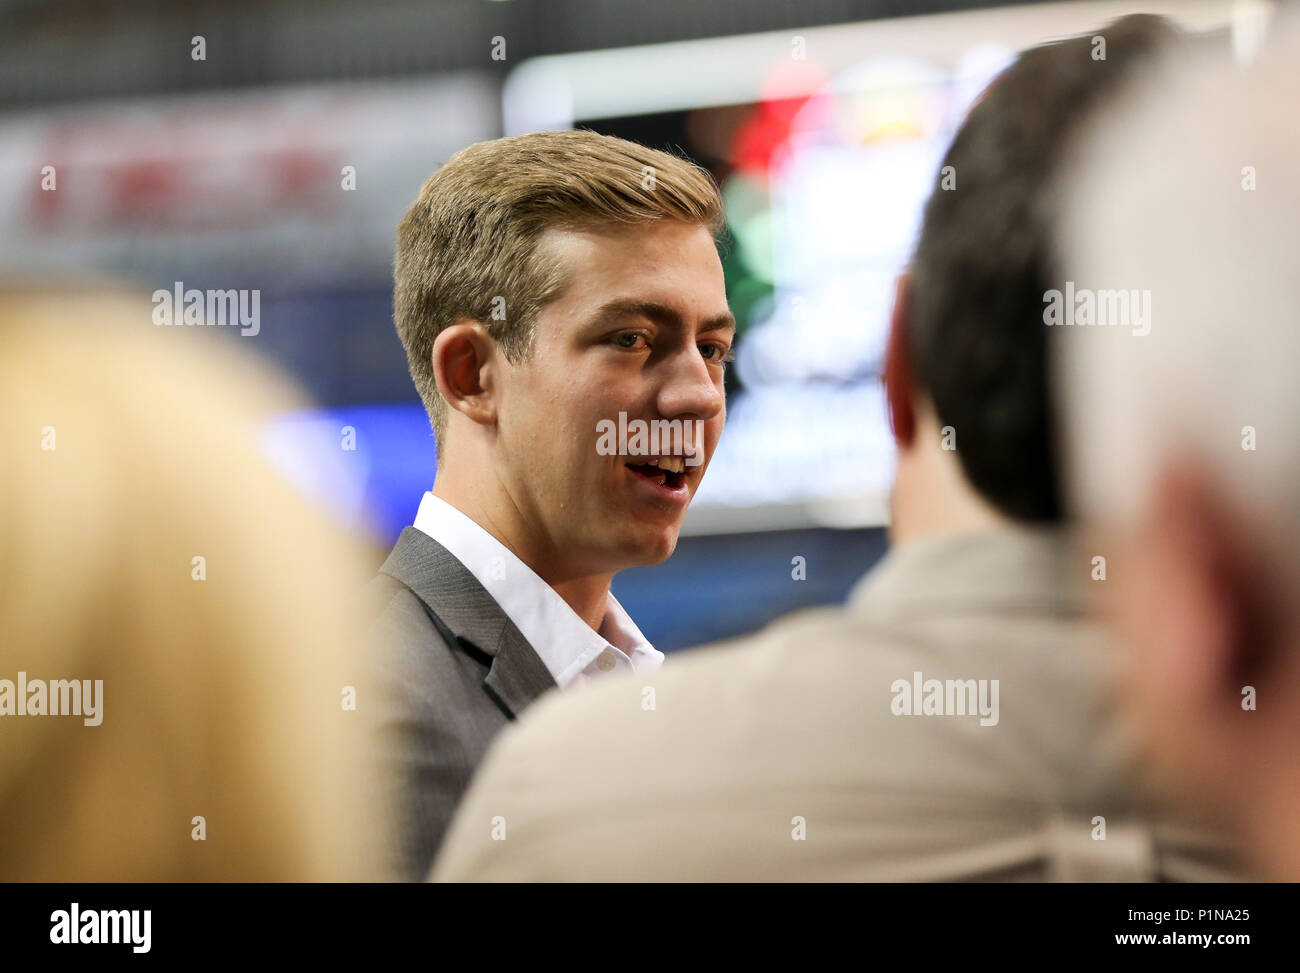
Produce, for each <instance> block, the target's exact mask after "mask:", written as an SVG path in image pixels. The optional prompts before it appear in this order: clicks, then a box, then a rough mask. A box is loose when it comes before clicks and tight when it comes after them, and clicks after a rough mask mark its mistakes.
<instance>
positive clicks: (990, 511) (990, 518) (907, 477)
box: [889, 429, 1009, 547]
mask: <svg viewBox="0 0 1300 973" xmlns="http://www.w3.org/2000/svg"><path fill="white" fill-rule="evenodd" d="M928 437H929V432H928V431H922V432H921V433H920V434H918V436H917V438H916V440H915V441H914V442H913V443H912V445H911V446H910V447H906V448H900V450H899V455H898V475H897V477H896V478H895V481H894V491H893V494H892V496H891V497H890V512H891V522H890V527H889V539H890V542H891V543H892V544H893V545H894V546H895V547H901V546H904V545H907V544H910V543H912V542H913V541H915V540H918V539H920V538H923V537H931V536H934V535H938V534H966V533H983V532H985V531H991V530H998V529H1000V528H1003V527H1006V526H1007V524H1008V523H1009V520H1008V519H1007V518H1006V517H1004V516H1003V515H1002V514H1001V513H999V512H998V511H997V509H996V508H995V507H993V505H992V504H990V503H989V502H988V501H986V500H984V498H983V497H981V496H980V495H979V494H977V493H976V492H975V491H974V489H972V488H971V486H970V484H969V483H968V482H967V481H966V476H965V474H964V473H963V472H962V469H961V462H960V460H958V459H957V454H956V453H955V452H951V451H948V450H941V449H939V448H938V446H933V447H929V446H922V445H920V444H921V442H922V441H923V440H924V439H926V438H928ZM939 441H940V437H939V433H938V430H937V429H936V430H934V432H933V438H932V442H933V443H938V442H939Z"/></svg>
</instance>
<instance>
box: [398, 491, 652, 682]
mask: <svg viewBox="0 0 1300 973" xmlns="http://www.w3.org/2000/svg"><path fill="white" fill-rule="evenodd" d="M415 529H416V530H419V531H422V532H423V533H425V534H428V535H429V536H430V537H432V538H433V539H434V540H435V541H437V542H438V543H439V544H441V545H442V546H443V547H445V548H446V549H447V550H448V551H449V552H450V553H451V554H452V555H453V556H454V557H455V558H456V560H458V561H460V563H461V564H463V565H465V567H466V568H467V569H468V570H469V572H470V573H471V574H473V575H474V577H475V578H477V579H478V582H479V584H481V585H482V586H483V587H484V588H485V589H487V592H488V594H490V595H491V596H492V597H493V599H495V601H496V603H497V604H498V605H500V606H501V610H502V611H504V612H505V613H506V616H507V617H508V618H509V619H510V621H512V622H514V624H515V627H516V628H517V629H519V632H520V634H521V635H523V637H524V638H525V639H527V640H528V644H529V645H531V646H532V647H533V650H534V651H535V652H536V653H537V655H538V656H539V657H540V658H541V660H542V662H543V663H544V664H545V666H546V668H547V669H548V670H549V671H550V673H551V677H552V678H553V679H554V680H555V684H556V685H557V686H559V687H560V688H561V689H568V688H569V687H571V686H581V685H583V684H585V683H586V682H587V681H588V680H590V679H593V678H597V677H599V676H603V675H606V674H612V673H616V672H624V673H627V672H654V671H655V670H656V669H658V668H659V667H660V666H661V665H663V661H664V654H663V653H662V652H660V651H659V650H658V649H656V648H655V647H654V646H653V645H651V644H650V643H649V642H648V641H647V640H646V637H645V636H644V635H642V634H641V630H640V629H639V628H637V627H636V623H635V622H633V621H632V619H631V618H629V617H628V614H627V612H625V611H624V610H623V606H622V605H620V604H619V603H618V600H617V599H616V598H615V597H614V594H613V592H610V593H609V595H608V601H607V602H606V605H605V620H604V621H603V622H601V625H600V630H599V631H596V630H594V629H593V628H592V627H591V626H590V625H588V624H587V623H586V622H584V621H583V620H582V619H581V618H580V617H578V613H577V612H575V611H574V610H573V609H572V608H570V607H569V604H568V602H566V601H565V600H564V599H563V598H561V597H560V596H559V595H558V594H557V593H556V591H555V589H554V588H552V587H551V586H550V585H548V584H547V583H546V582H545V581H543V580H542V579H541V578H539V577H538V576H537V574H536V573H535V572H534V571H533V569H532V568H530V567H529V566H528V565H526V564H525V563H524V562H523V561H521V560H519V558H518V557H517V556H516V555H515V553H514V552H513V551H511V550H510V548H508V547H506V546H505V545H504V544H502V543H501V542H500V541H499V540H497V539H496V538H495V537H493V536H492V535H491V534H490V533H488V532H487V530H485V529H484V528H483V527H481V526H479V525H478V524H477V523H475V522H474V521H473V520H471V519H470V518H469V517H467V516H465V514H463V513H461V512H460V511H459V510H457V509H456V508H455V507H453V506H452V505H451V504H449V503H447V502H446V501H445V500H442V499H440V498H439V497H435V496H434V495H433V494H432V493H426V494H425V495H424V499H423V500H421V501H420V509H419V512H417V513H416V515H415Z"/></svg>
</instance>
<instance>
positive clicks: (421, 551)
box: [379, 527, 555, 719]
mask: <svg viewBox="0 0 1300 973" xmlns="http://www.w3.org/2000/svg"><path fill="white" fill-rule="evenodd" d="M379 570H380V572H381V573H383V574H387V575H390V576H392V577H394V578H396V579H397V580H398V581H400V582H401V583H402V584H404V585H406V586H407V587H408V588H410V589H411V590H412V591H413V592H415V594H416V595H417V596H418V597H419V598H420V600H421V601H423V602H424V603H425V604H426V605H427V606H428V607H429V608H430V609H432V611H433V612H434V613H435V614H437V615H438V617H439V618H441V619H442V620H443V622H444V623H445V624H446V625H447V627H448V628H449V629H451V631H452V634H454V635H455V636H456V638H457V640H458V641H459V642H461V643H462V646H461V647H462V648H468V649H469V650H470V651H471V652H474V653H476V654H479V655H486V656H488V657H489V659H490V660H491V661H490V665H489V668H488V674H487V677H486V678H485V679H484V680H483V685H484V687H485V688H486V689H487V691H488V692H489V693H490V694H491V695H492V696H493V697H494V698H495V699H496V700H497V702H498V704H499V705H500V706H501V708H502V709H504V710H505V711H506V714H507V715H508V716H510V717H511V718H512V719H513V718H514V717H516V716H518V715H519V714H520V713H521V712H522V711H523V710H524V708H525V707H527V706H528V705H529V704H530V703H531V702H532V701H533V700H535V699H536V698H537V697H538V696H540V695H541V694H542V693H544V692H546V690H548V689H554V688H555V680H554V679H553V678H552V677H551V673H550V671H549V670H548V669H547V668H546V665H545V663H543V662H542V660H541V659H540V658H539V657H538V655H537V653H536V652H535V651H534V650H533V647H532V646H531V645H529V644H528V641H527V640H526V639H525V638H524V637H523V635H522V634H521V633H520V631H519V629H517V628H516V627H515V625H514V623H513V622H512V621H510V618H509V616H508V615H506V613H505V612H504V611H502V610H501V606H500V605H498V604H497V603H496V600H495V599H494V598H493V597H492V596H491V595H490V594H488V592H487V590H486V589H485V588H484V587H483V586H482V585H481V584H479V581H478V579H477V578H475V577H474V575H473V574H472V573H470V570H469V569H468V568H467V567H465V565H463V564H461V562H460V561H458V560H457V559H456V557H455V556H454V555H452V553H451V552H450V551H448V550H447V549H446V548H445V547H443V546H442V545H441V544H439V543H438V542H437V541H435V540H434V539H433V538H432V537H429V536H428V535H427V534H425V533H424V532H423V531H420V530H417V529H416V528H414V527H406V528H404V529H403V530H402V533H401V536H400V537H398V539H397V544H396V545H395V546H394V547H393V551H392V553H391V554H389V556H388V560H386V561H385V562H384V564H383V567H381V568H380V569H379Z"/></svg>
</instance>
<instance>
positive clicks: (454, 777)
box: [360, 527, 555, 881]
mask: <svg viewBox="0 0 1300 973" xmlns="http://www.w3.org/2000/svg"><path fill="white" fill-rule="evenodd" d="M379 572H380V573H379V576H378V577H376V578H375V579H374V580H373V581H372V582H371V583H370V585H369V587H368V591H367V594H368V595H369V596H370V598H372V599H373V600H372V601H371V603H370V604H371V610H372V612H373V616H372V617H373V618H374V624H373V630H372V637H371V639H370V659H369V662H370V665H371V669H372V679H373V685H374V692H375V695H376V699H375V700H374V701H373V703H374V705H373V706H370V707H366V706H363V707H360V708H362V709H364V710H366V711H367V712H368V713H369V715H370V722H371V731H372V732H371V737H370V742H371V744H372V746H373V747H374V752H375V759H376V762H377V764H378V766H379V768H380V769H381V770H382V779H383V781H384V782H385V783H384V787H385V793H384V794H383V795H382V798H383V806H384V808H385V811H386V816H387V818H388V820H387V828H386V829H385V830H387V831H388V832H389V834H390V835H392V838H393V840H392V841H391V842H390V856H389V857H390V861H389V866H390V868H391V869H392V870H393V872H394V874H396V875H398V876H400V877H402V878H405V879H407V880H410V881H420V880H423V879H424V878H426V877H427V876H428V873H429V868H430V865H431V864H432V862H433V856H434V853H435V852H436V851H437V850H438V845H439V843H440V842H441V841H442V836H443V832H444V831H445V830H446V829H447V825H448V824H449V823H450V821H451V817H452V812H453V811H455V809H456V805H457V803H458V802H459V801H460V798H461V795H462V794H463V793H464V791H465V789H466V787H467V786H468V785H469V780H470V776H471V775H472V774H473V772H474V768H475V767H476V766H477V765H478V763H479V761H480V760H481V759H482V758H483V754H484V752H485V751H486V750H487V747H488V744H489V742H491V740H492V738H493V737H495V736H496V734H497V733H498V731H500V730H501V729H502V728H503V727H504V726H505V725H506V724H507V723H508V722H510V721H511V720H512V719H514V718H515V717H516V716H518V715H519V714H520V713H521V712H522V711H523V710H524V708H525V707H527V706H528V705H529V704H530V703H531V702H532V701H533V700H535V699H536V698H537V697H538V696H540V695H541V694H542V693H544V692H545V691H546V690H547V689H553V688H555V681H554V679H552V678H551V674H550V672H549V671H548V670H547V668H546V666H545V665H544V664H543V663H542V660H541V659H540V658H538V656H537V653H536V652H534V651H533V648H532V646H531V645H529V644H528V642H527V641H526V640H525V639H524V637H523V635H522V634H520V632H519V629H517V628H515V626H514V623H513V622H511V621H510V619H509V618H508V617H507V616H506V614H505V612H504V611H502V610H501V607H500V606H499V605H498V604H497V603H496V601H494V600H493V598H492V596H491V595H489V594H488V593H487V591H486V590H484V588H483V586H482V585H481V584H479V582H478V580H477V579H476V578H475V577H474V575H473V574H471V573H470V571H469V570H468V569H467V568H466V567H465V566H464V565H463V564H462V563H461V562H460V561H458V560H457V559H456V558H455V557H454V556H453V555H452V554H451V553H450V552H449V551H448V550H447V549H446V548H445V547H443V546H442V545H441V544H439V543H438V542H437V541H435V540H433V539H432V538H431V537H429V536H428V535H426V534H424V533H423V532H421V531H419V530H416V529H415V528H414V527H407V528H406V529H405V530H403V531H402V533H401V536H400V537H399V538H398V540H397V544H396V545H395V546H394V548H393V551H392V553H391V554H390V555H389V556H388V560H386V561H385V562H384V564H383V566H382V567H381V568H380V569H379Z"/></svg>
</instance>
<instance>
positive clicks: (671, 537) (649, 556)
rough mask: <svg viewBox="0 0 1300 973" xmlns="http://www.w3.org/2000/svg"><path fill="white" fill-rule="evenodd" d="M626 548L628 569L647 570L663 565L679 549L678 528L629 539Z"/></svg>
mask: <svg viewBox="0 0 1300 973" xmlns="http://www.w3.org/2000/svg"><path fill="white" fill-rule="evenodd" d="M629 541H630V543H629V544H628V545H627V546H626V547H625V548H624V550H626V551H627V554H628V567H636V568H645V567H650V566H651V565H655V564H662V563H663V562H664V561H667V560H668V558H670V557H671V556H672V553H673V551H675V550H676V549H677V528H676V527H673V528H671V529H669V530H663V529H661V530H658V531H655V532H654V533H652V534H643V535H642V536H640V537H635V538H629Z"/></svg>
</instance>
